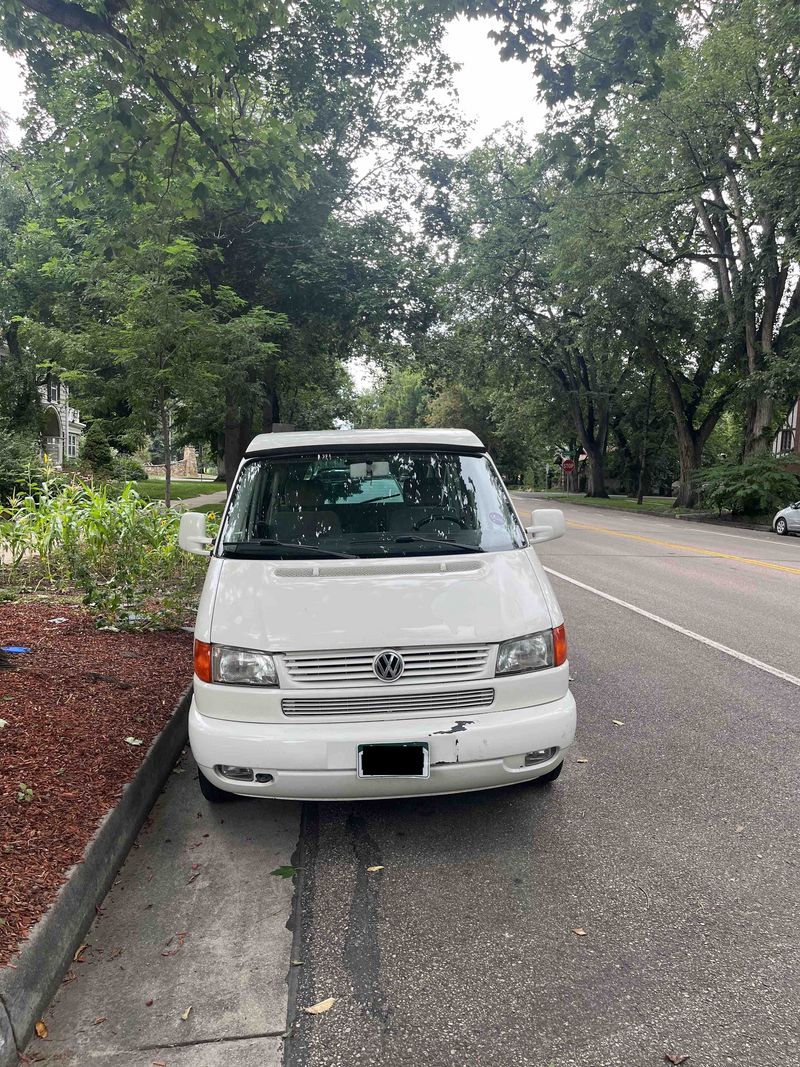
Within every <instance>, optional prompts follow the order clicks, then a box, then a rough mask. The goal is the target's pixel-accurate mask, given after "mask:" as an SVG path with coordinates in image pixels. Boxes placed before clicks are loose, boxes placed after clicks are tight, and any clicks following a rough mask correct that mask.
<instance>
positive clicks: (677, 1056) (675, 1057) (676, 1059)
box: [664, 1052, 689, 1065]
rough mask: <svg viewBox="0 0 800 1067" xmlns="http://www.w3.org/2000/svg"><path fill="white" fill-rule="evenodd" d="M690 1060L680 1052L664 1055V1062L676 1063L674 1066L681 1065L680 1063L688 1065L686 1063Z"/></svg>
mask: <svg viewBox="0 0 800 1067" xmlns="http://www.w3.org/2000/svg"><path fill="white" fill-rule="evenodd" d="M688 1059H689V1057H688V1055H686V1054H685V1053H684V1054H681V1053H680V1052H665V1053H664V1061H665V1062H666V1063H674V1064H676V1065H677V1064H680V1063H686V1061H687V1060H688Z"/></svg>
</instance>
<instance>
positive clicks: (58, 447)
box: [39, 373, 86, 467]
mask: <svg viewBox="0 0 800 1067" xmlns="http://www.w3.org/2000/svg"><path fill="white" fill-rule="evenodd" d="M39 395H40V396H41V398H42V409H43V412H44V431H43V433H42V451H43V452H44V453H45V454H46V455H47V456H48V457H49V459H50V462H51V463H52V464H53V466H54V467H60V466H62V465H63V463H64V461H65V460H67V459H77V458H78V453H79V452H80V441H81V437H82V436H83V431H84V430H85V428H86V427H85V424H84V423H82V422H81V414H80V412H79V411H76V409H75V408H73V407H70V404H69V386H67V385H66V384H65V383H64V382H62V381H60V380H59V378H58V377H57V376H56V375H55V374H52V373H50V374H48V375H47V377H46V378H45V380H44V382H43V383H42V384H41V385H40V386H39Z"/></svg>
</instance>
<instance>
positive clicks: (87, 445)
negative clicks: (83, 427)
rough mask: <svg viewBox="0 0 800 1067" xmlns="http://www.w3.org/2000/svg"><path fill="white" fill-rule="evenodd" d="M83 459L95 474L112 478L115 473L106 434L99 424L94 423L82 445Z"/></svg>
mask: <svg viewBox="0 0 800 1067" xmlns="http://www.w3.org/2000/svg"><path fill="white" fill-rule="evenodd" d="M81 459H82V460H83V462H84V463H87V464H88V465H89V467H90V468H91V470H92V471H93V472H94V473H95V474H99V475H101V476H105V477H108V478H110V477H111V476H112V475H113V473H114V459H113V456H112V455H111V446H110V445H109V443H108V438H107V437H106V432H105V430H104V429H103V427H102V426H101V425H100V423H99V422H93V423H92V425H91V426H90V427H89V429H88V430H87V431H86V434H85V436H84V438H83V442H82V444H81Z"/></svg>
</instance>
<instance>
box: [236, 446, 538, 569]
mask: <svg viewBox="0 0 800 1067" xmlns="http://www.w3.org/2000/svg"><path fill="white" fill-rule="evenodd" d="M526 543H527V542H526V539H525V534H524V531H523V530H522V528H521V526H520V524H519V521H518V520H517V517H516V515H515V514H514V511H513V508H512V507H511V503H510V501H509V499H508V496H507V495H506V492H505V489H504V487H503V485H502V482H501V481H500V479H499V478H498V476H497V474H496V473H495V470H494V468H493V467H492V465H491V464H490V463H489V461H488V460H487V458H486V457H485V456H481V455H459V454H456V453H453V452H423V451H416V450H415V451H408V452H402V451H399V452H394V451H392V452H389V451H385V450H375V451H371V452H358V453H357V452H340V453H331V452H320V453H317V454H313V455H308V454H303V455H290V456H275V457H271V456H265V457H263V458H259V459H253V460H251V461H250V462H249V463H247V464H246V465H245V466H244V467H243V469H242V472H241V475H240V476H239V480H238V481H237V483H236V486H235V488H234V491H233V497H232V500H231V506H230V509H229V511H228V515H227V517H226V520H225V524H224V527H223V530H222V536H221V538H220V550H221V552H222V554H223V555H236V556H237V557H242V556H244V555H247V556H257V557H262V556H263V557H266V558H272V559H293V558H309V557H310V556H311V555H312V554H313V556H314V557H316V558H319V557H320V556H322V555H323V554H324V553H326V552H329V553H330V555H331V557H334V556H336V555H345V554H346V555H350V556H360V557H378V556H409V555H414V556H419V555H442V554H445V553H448V552H450V553H452V552H502V551H506V550H508V549H512V548H523V547H524V546H525V544H526Z"/></svg>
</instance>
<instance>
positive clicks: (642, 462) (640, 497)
mask: <svg viewBox="0 0 800 1067" xmlns="http://www.w3.org/2000/svg"><path fill="white" fill-rule="evenodd" d="M655 379H656V374H655V371H653V373H652V374H651V375H650V381H649V383H648V386H647V403H646V404H645V408H644V427H643V428H642V451H641V454H640V456H639V479H638V483H639V484H638V488H637V493H636V503H637V504H641V503H642V502H643V501H644V471H645V467H646V466H647V433H648V430H649V429H650V405H651V403H652V400H653V385H654V383H655Z"/></svg>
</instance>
